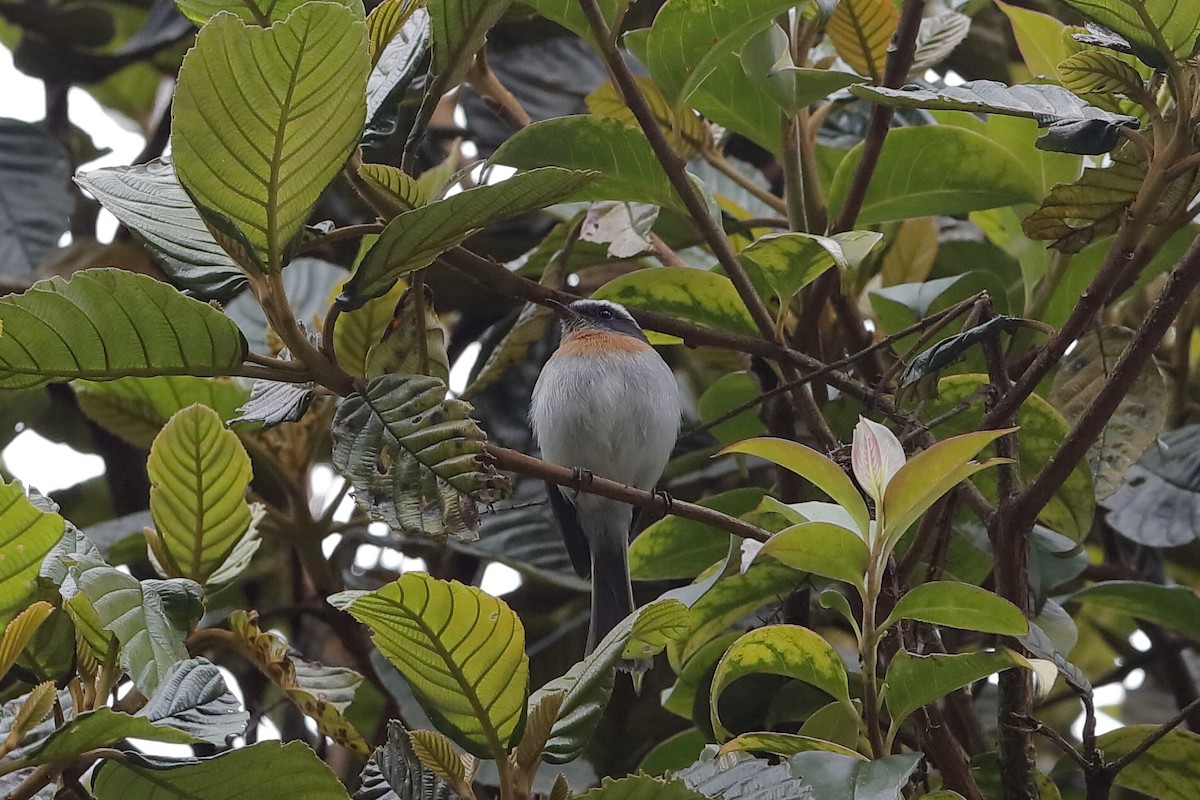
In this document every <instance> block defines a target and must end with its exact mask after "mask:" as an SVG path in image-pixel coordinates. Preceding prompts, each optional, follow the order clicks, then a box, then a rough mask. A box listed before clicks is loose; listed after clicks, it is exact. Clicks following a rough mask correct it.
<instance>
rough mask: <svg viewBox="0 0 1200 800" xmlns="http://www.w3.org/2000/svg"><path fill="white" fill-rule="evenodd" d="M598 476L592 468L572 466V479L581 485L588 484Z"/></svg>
mask: <svg viewBox="0 0 1200 800" xmlns="http://www.w3.org/2000/svg"><path fill="white" fill-rule="evenodd" d="M595 477H596V476H595V475H593V474H592V471H591V470H590V469H584V468H583V467H571V480H572V481H573V482H574V483H577V484H579V485H580V486H587V485H588V484H590V483H591V482H592V480H593V479H594V478H595Z"/></svg>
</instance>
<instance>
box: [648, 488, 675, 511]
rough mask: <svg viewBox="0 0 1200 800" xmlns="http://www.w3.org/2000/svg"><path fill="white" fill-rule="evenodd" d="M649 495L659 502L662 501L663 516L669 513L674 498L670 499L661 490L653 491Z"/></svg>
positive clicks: (673, 503) (673, 504) (669, 496)
mask: <svg viewBox="0 0 1200 800" xmlns="http://www.w3.org/2000/svg"><path fill="white" fill-rule="evenodd" d="M650 494H652V495H654V496H655V497H657V498H658V499H659V500H661V501H662V503H663V513H664V514H670V513H671V509H672V508H673V507H674V506H675V498H674V497H671V495H669V494H668V493H667V492H664V491H663V490H662V489H655V490H654V491H653V492H651V493H650Z"/></svg>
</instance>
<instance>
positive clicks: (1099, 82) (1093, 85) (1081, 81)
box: [1058, 50, 1144, 95]
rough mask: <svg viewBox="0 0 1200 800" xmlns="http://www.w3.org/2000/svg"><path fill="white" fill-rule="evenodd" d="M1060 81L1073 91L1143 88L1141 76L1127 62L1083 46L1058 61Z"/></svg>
mask: <svg viewBox="0 0 1200 800" xmlns="http://www.w3.org/2000/svg"><path fill="white" fill-rule="evenodd" d="M1058 77H1059V79H1060V80H1061V81H1062V85H1063V86H1065V87H1067V88H1068V89H1070V90H1071V91H1072V92H1075V93H1076V94H1090V93H1092V92H1118V93H1120V94H1125V95H1129V94H1137V93H1139V92H1141V91H1143V90H1144V83H1143V82H1142V76H1141V75H1139V74H1138V71H1137V70H1136V69H1134V68H1133V67H1132V66H1130V65H1129V64H1126V63H1125V62H1124V61H1122V60H1121V59H1119V58H1117V57H1116V56H1113V55H1110V54H1109V53H1105V52H1104V51H1102V50H1084V51H1082V52H1080V53H1076V54H1075V55H1073V56H1071V57H1070V58H1068V59H1066V60H1065V61H1063V62H1062V63H1061V64H1059V65H1058Z"/></svg>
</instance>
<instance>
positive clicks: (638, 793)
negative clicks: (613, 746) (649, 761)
mask: <svg viewBox="0 0 1200 800" xmlns="http://www.w3.org/2000/svg"><path fill="white" fill-rule="evenodd" d="M578 800H708V798H706V797H705V796H704V795H702V794H700V792H697V791H695V790H694V789H689V788H688V787H687V784H685V783H684V782H683V781H682V780H680V779H679V778H673V779H671V780H660V779H658V778H651V777H650V776H649V775H633V776H631V777H628V778H620V779H614V778H605V779H604V780H603V781H601V782H600V786H599V787H597V788H595V789H589V790H588V791H586V792H584V793H583V794H581V795H579V796H578Z"/></svg>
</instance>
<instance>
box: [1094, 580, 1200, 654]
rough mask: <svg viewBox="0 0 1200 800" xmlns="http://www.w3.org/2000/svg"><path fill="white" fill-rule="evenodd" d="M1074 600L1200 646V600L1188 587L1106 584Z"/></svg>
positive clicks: (1115, 582)
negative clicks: (1157, 627)
mask: <svg viewBox="0 0 1200 800" xmlns="http://www.w3.org/2000/svg"><path fill="white" fill-rule="evenodd" d="M1071 599H1072V600H1078V601H1079V602H1081V603H1093V604H1095V605H1099V606H1103V607H1105V608H1111V609H1113V610H1114V611H1119V612H1121V613H1122V614H1125V615H1128V616H1130V617H1134V618H1135V619H1144V620H1146V621H1148V622H1156V623H1158V624H1159V625H1162V626H1163V627H1165V628H1170V629H1171V630H1173V631H1176V632H1178V633H1181V634H1183V635H1184V636H1186V637H1188V638H1189V639H1192V640H1193V641H1197V642H1200V597H1197V596H1196V593H1195V592H1194V591H1192V589H1191V588H1189V587H1186V586H1159V585H1158V584H1153V583H1142V582H1140V581H1105V582H1104V583H1097V584H1093V585H1091V586H1088V587H1087V588H1086V589H1081V590H1079V591H1078V592H1076V593H1075V594H1073V595H1071Z"/></svg>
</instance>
